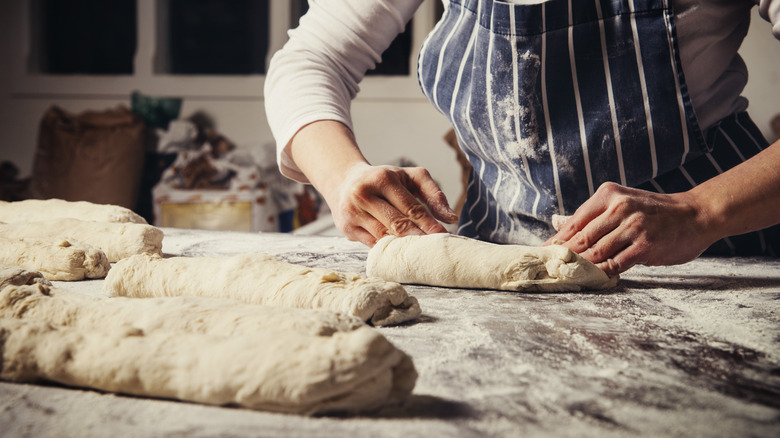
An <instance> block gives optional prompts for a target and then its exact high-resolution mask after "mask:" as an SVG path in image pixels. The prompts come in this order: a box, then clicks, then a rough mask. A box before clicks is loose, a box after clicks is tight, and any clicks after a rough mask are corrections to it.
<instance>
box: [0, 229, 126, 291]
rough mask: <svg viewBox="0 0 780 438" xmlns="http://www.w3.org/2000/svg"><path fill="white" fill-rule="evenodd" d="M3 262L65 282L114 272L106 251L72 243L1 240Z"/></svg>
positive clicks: (0, 252) (0, 253) (15, 239)
mask: <svg viewBox="0 0 780 438" xmlns="http://www.w3.org/2000/svg"><path fill="white" fill-rule="evenodd" d="M0 263H2V264H6V265H11V266H17V267H19V268H24V269H30V270H35V271H40V272H41V273H42V274H43V276H44V277H46V279H47V280H65V281H74V280H83V279H84V278H103V277H105V276H106V274H107V273H108V270H109V269H111V265H110V264H109V262H108V258H107V257H106V255H105V253H103V251H101V250H99V249H98V248H95V247H93V246H91V245H87V244H84V243H81V242H77V241H72V240H42V239H34V238H7V237H0Z"/></svg>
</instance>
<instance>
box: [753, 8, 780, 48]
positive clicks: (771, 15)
mask: <svg viewBox="0 0 780 438" xmlns="http://www.w3.org/2000/svg"><path fill="white" fill-rule="evenodd" d="M758 13H759V14H760V15H761V17H763V18H764V19H765V20H767V21H768V22H770V23H772V33H773V34H774V35H775V38H777V39H779V40H780V0H759V1H758Z"/></svg>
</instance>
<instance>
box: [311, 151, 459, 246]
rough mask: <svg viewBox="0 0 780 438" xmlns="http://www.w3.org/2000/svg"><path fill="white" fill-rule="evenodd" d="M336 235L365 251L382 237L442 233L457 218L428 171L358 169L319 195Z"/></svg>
mask: <svg viewBox="0 0 780 438" xmlns="http://www.w3.org/2000/svg"><path fill="white" fill-rule="evenodd" d="M323 195H324V196H325V200H326V201H327V203H328V205H329V206H330V208H331V212H332V214H333V219H334V222H335V224H336V226H337V227H338V229H339V230H340V231H341V232H342V233H343V234H344V236H346V237H347V238H348V239H349V240H356V241H360V242H362V243H364V244H365V245H368V246H374V244H375V243H376V242H377V241H378V240H379V239H381V238H382V237H384V236H386V235H394V236H410V235H423V234H432V233H446V232H447V230H446V229H445V228H444V227H443V226H442V225H441V224H440V223H439V222H438V220H440V221H442V222H445V223H454V222H456V221H457V220H458V215H457V214H456V213H455V212H454V211H453V210H452V209H451V208H450V207H449V204H448V203H447V198H446V197H445V196H444V193H443V192H442V191H441V189H440V188H439V186H438V185H437V184H436V182H435V181H434V180H433V178H431V175H430V174H429V173H428V171H427V170H425V169H423V168H421V167H413V168H412V167H410V168H403V167H395V166H372V165H369V164H366V163H357V164H355V165H354V166H352V168H351V169H350V170H349V171H348V172H347V173H346V175H345V176H344V179H343V180H342V181H341V183H340V184H338V185H337V186H336V187H334V189H333V190H332V191H331V192H330V193H323Z"/></svg>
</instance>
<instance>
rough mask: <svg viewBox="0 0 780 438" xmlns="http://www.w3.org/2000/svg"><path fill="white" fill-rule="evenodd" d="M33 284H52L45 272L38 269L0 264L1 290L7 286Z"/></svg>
mask: <svg viewBox="0 0 780 438" xmlns="http://www.w3.org/2000/svg"><path fill="white" fill-rule="evenodd" d="M31 284H43V285H46V286H51V283H49V281H48V280H46V279H45V278H43V274H41V273H40V272H38V271H29V270H26V269H22V268H19V267H16V266H10V265H4V264H0V291H2V290H3V289H5V287H6V286H24V285H31Z"/></svg>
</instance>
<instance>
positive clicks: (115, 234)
mask: <svg viewBox="0 0 780 438" xmlns="http://www.w3.org/2000/svg"><path fill="white" fill-rule="evenodd" d="M0 237H9V238H19V237H33V238H36V239H61V240H62V239H73V240H78V241H79V242H83V243H87V244H89V245H92V246H95V247H98V248H100V249H101V250H103V252H105V253H106V256H107V257H108V261H109V262H111V263H113V262H118V261H119V260H121V259H123V258H125V257H129V256H131V255H135V254H144V253H150V254H162V239H163V232H162V230H160V229H159V228H156V227H153V226H151V225H144V224H135V223H112V222H92V221H83V220H79V219H68V218H65V219H55V220H50V221H41V222H30V223H12V224H0Z"/></svg>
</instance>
